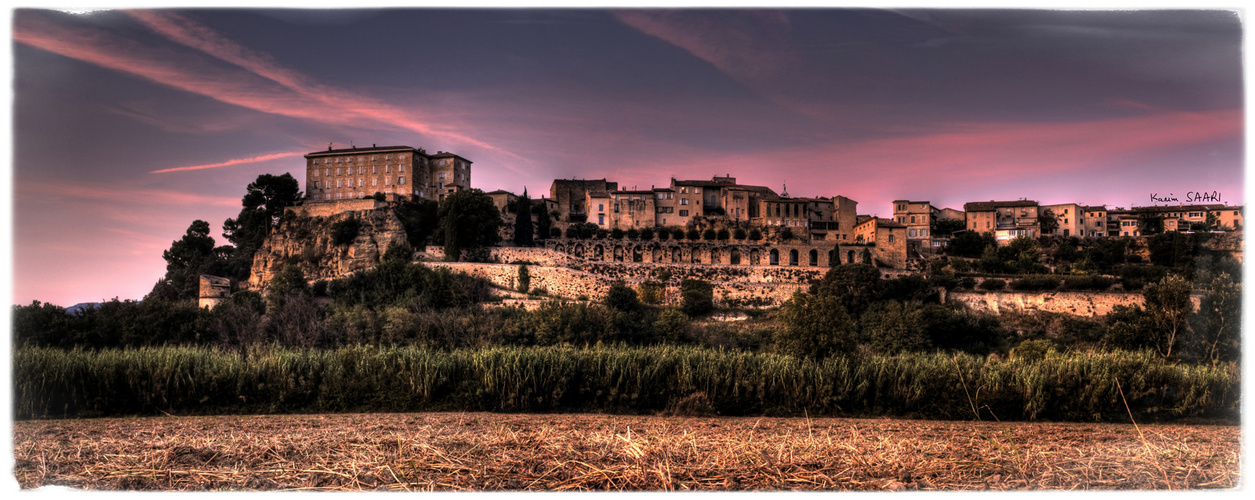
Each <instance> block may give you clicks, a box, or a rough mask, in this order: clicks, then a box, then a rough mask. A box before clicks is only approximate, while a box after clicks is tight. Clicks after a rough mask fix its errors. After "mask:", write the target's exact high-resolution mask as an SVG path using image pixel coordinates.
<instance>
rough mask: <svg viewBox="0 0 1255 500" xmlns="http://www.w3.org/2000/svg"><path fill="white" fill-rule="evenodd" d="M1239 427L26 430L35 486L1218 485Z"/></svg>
mask: <svg viewBox="0 0 1255 500" xmlns="http://www.w3.org/2000/svg"><path fill="white" fill-rule="evenodd" d="M1239 435H1240V428H1239V427H1237V426H1206V425H1198V426H1180V425H1162V424H1149V425H1139V426H1134V425H1131V424H1093V423H1088V424H1076V423H1025V422H1012V423H1005V424H998V423H993V422H975V421H968V422H938V421H913V420H888V419H879V420H854V419H832V418H800V417H799V418H769V417H736V418H729V417H718V418H694V417H648V416H622V415H570V414H562V415H527V414H485V413H424V414H339V415H282V416H216V417H152V418H142V419H136V418H127V419H80V420H42V421H19V422H15V425H14V459H15V469H14V473H15V476H16V479H17V481H18V483H19V484H20V485H21V486H22V487H23V488H35V487H40V486H46V485H61V486H70V487H75V488H86V489H104V490H120V489H128V490H179V491H182V490H336V491H343V490H391V491H416V490H746V489H751V490H795V489H803V490H813V489H831V490H983V489H991V490H1018V489H1066V490H1085V489H1121V490H1128V489H1159V490H1182V489H1204V488H1205V489H1214V488H1234V487H1237V486H1238V485H1239V483H1240V475H1239V474H1240V472H1239V467H1240V460H1239V458H1240V455H1239V449H1240V443H1239Z"/></svg>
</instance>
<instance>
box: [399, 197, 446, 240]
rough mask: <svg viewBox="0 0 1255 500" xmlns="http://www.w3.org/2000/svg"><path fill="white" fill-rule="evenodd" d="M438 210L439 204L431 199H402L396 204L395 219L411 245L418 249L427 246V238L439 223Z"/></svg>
mask: <svg viewBox="0 0 1255 500" xmlns="http://www.w3.org/2000/svg"><path fill="white" fill-rule="evenodd" d="M439 211H440V209H439V205H438V204H437V203H436V202H434V201H431V200H410V201H403V202H401V203H399V204H398V205H397V206H396V208H395V213H396V216H397V219H399V220H400V221H401V227H403V228H405V239H406V241H407V242H409V244H410V246H411V247H413V248H415V249H419V250H423V249H426V248H427V238H429V237H431V235H432V234H434V233H435V232H436V228H438V227H439V225H440V217H439V215H438V214H439Z"/></svg>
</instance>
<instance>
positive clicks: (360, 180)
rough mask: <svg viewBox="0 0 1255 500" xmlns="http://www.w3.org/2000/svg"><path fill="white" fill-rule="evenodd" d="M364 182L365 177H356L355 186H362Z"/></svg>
mask: <svg viewBox="0 0 1255 500" xmlns="http://www.w3.org/2000/svg"><path fill="white" fill-rule="evenodd" d="M365 184H366V179H363V178H361V177H358V178H357V187H362V186H363V185H365Z"/></svg>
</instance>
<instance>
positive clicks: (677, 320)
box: [654, 308, 689, 344]
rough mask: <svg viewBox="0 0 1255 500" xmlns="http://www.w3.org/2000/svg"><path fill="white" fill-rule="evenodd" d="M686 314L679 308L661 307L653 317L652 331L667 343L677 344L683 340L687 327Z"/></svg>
mask: <svg viewBox="0 0 1255 500" xmlns="http://www.w3.org/2000/svg"><path fill="white" fill-rule="evenodd" d="M688 324H689V322H688V316H685V314H684V313H683V312H681V311H680V310H679V309H671V308H667V309H663V310H662V312H660V313H658V317H657V318H656V319H654V331H655V332H656V334H657V336H658V338H659V339H660V340H662V341H663V342H666V343H669V344H679V343H680V342H681V341H683V340H684V336H685V330H687V328H688Z"/></svg>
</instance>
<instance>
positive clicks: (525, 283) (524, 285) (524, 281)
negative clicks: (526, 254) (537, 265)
mask: <svg viewBox="0 0 1255 500" xmlns="http://www.w3.org/2000/svg"><path fill="white" fill-rule="evenodd" d="M531 287H532V274H531V271H528V270H527V264H523V265H521V266H519V279H518V290H519V292H522V293H527V290H528V289H530V288H531Z"/></svg>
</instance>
